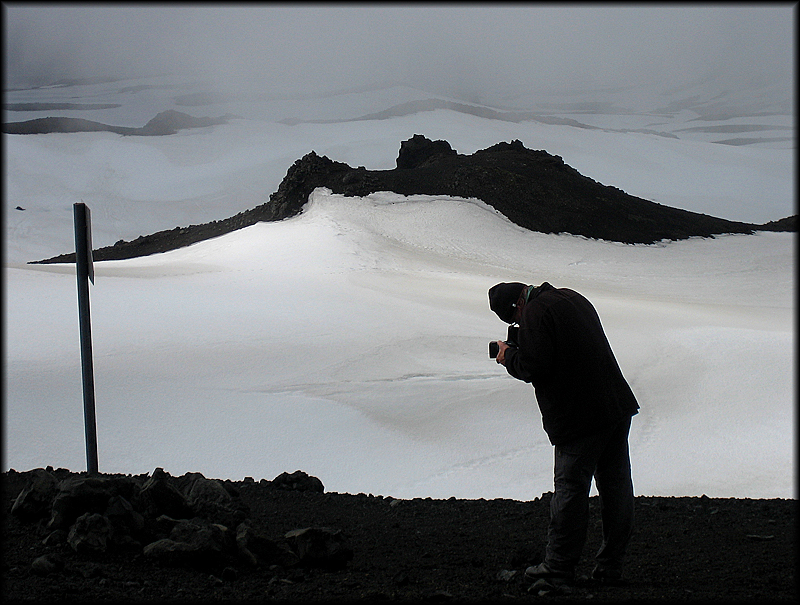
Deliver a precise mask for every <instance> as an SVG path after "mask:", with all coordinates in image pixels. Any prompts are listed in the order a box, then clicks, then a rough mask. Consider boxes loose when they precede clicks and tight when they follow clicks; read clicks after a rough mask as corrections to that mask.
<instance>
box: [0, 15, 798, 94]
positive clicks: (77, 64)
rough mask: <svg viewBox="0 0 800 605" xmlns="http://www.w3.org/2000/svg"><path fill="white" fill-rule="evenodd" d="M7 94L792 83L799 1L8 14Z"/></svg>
mask: <svg viewBox="0 0 800 605" xmlns="http://www.w3.org/2000/svg"><path fill="white" fill-rule="evenodd" d="M3 8H4V10H5V15H4V17H5V18H4V27H5V29H6V31H5V36H4V43H5V45H6V48H5V52H4V60H5V73H6V86H7V87H16V86H22V85H28V84H42V83H47V82H53V81H57V80H59V79H63V78H74V77H88V76H111V77H131V76H139V75H151V74H155V73H166V72H172V73H174V72H176V71H177V72H180V73H191V74H196V75H200V76H203V77H205V78H208V79H210V80H212V81H214V82H215V83H216V84H218V85H220V86H225V87H241V86H253V87H255V88H257V89H261V90H264V89H268V88H269V89H275V90H276V91H280V90H284V91H285V90H287V89H292V90H295V91H299V92H303V91H305V92H314V91H318V90H331V89H341V88H348V87H357V86H362V85H369V84H371V83H376V82H387V81H388V82H405V83H409V84H412V85H417V86H419V87H423V88H425V87H427V88H428V89H433V88H438V89H439V91H441V92H449V93H453V94H458V95H461V96H462V97H463V98H468V97H470V96H471V95H481V94H482V92H483V91H485V90H486V89H491V88H492V87H502V86H512V85H515V84H521V85H523V86H531V85H533V86H535V87H536V88H537V89H540V90H552V89H557V88H562V87H570V88H573V87H578V88H584V87H587V86H588V87H614V86H623V85H639V84H647V83H653V82H658V83H660V84H663V85H664V86H666V87H669V86H676V85H680V84H681V83H683V82H686V81H690V80H693V79H697V78H702V77H704V76H705V75H707V74H709V73H712V72H713V73H717V74H724V75H725V76H726V77H727V78H729V79H730V80H731V82H732V84H733V85H735V86H748V85H749V84H751V83H758V82H765V81H766V82H771V81H775V80H783V81H784V82H786V81H790V80H791V79H792V78H793V75H794V72H793V56H794V24H795V17H796V8H795V7H794V6H793V5H792V4H788V3H787V4H768V3H757V4H752V5H741V4H733V5H730V6H726V5H719V4H712V5H708V6H692V5H685V4H677V5H666V6H661V7H660V6H654V5H651V4H645V5H642V6H632V5H622V6H606V5H602V4H598V5H596V6H593V5H591V4H589V5H587V4H581V5H575V6H570V5H564V4H557V5H553V6H548V5H540V4H532V5H517V4H512V5H496V4H493V5H475V4H467V5H464V6H459V5H454V4H442V5H436V4H421V5H416V6H414V5H408V6H402V5H391V4H388V5H380V4H378V5H370V4H355V5H335V4H322V5H297V4H287V5H275V4H265V5H258V4H253V5H244V6H239V7H229V6H222V5H221V6H215V5H208V4H203V5H196V6H193V5H186V6H184V5H181V6H169V7H165V6H152V5H143V6H131V5H124V4H122V5H114V4H112V5H99V4H88V5H80V6H78V5H69V4H57V5H52V6H48V5H44V4H39V3H34V4H25V3H4V4H3Z"/></svg>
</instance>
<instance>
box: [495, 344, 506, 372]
mask: <svg viewBox="0 0 800 605" xmlns="http://www.w3.org/2000/svg"><path fill="white" fill-rule="evenodd" d="M497 348H498V351H497V357H496V359H495V360H496V361H497V363H499V364H500V365H503V366H504V365H506V349H508V345H507V344H506V343H504V342H503V341H502V340H498V341H497Z"/></svg>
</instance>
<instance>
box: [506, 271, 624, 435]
mask: <svg viewBox="0 0 800 605" xmlns="http://www.w3.org/2000/svg"><path fill="white" fill-rule="evenodd" d="M521 315H522V316H521V318H520V322H519V325H520V330H519V342H518V344H519V346H518V348H517V350H516V351H510V352H509V353H507V354H506V368H507V369H508V372H509V374H511V375H512V376H514V377H515V378H519V379H520V380H524V381H526V382H530V383H531V384H532V385H533V386H534V388H535V389H536V400H537V403H538V404H539V409H540V410H541V413H542V421H543V424H544V428H545V431H546V432H547V434H548V437H549V438H550V441H551V442H552V443H553V444H556V443H561V442H564V441H568V440H569V439H572V438H575V437H579V436H582V435H586V434H588V433H591V432H593V431H598V430H600V429H602V428H604V427H607V426H609V425H611V424H615V423H616V422H618V421H619V420H621V419H623V418H624V417H625V416H631V415H633V414H635V413H636V410H638V408H639V406H638V404H637V402H636V398H635V397H634V395H633V392H632V391H631V389H630V386H629V385H628V383H627V381H626V380H625V378H624V377H623V375H622V371H621V370H620V368H619V365H618V364H617V360H616V358H615V357H614V353H613V351H612V350H611V346H610V345H609V343H608V339H607V338H606V335H605V332H604V331H603V327H602V324H601V322H600V318H599V316H598V315H597V312H596V310H595V308H594V306H592V304H591V303H590V302H589V301H588V300H587V299H586V298H585V297H584V296H582V295H581V294H579V293H577V292H575V291H574V290H570V289H567V288H554V287H553V286H551V285H550V284H549V283H547V282H545V283H543V284H542V285H541V286H539V287H538V288H534V289H533V290H532V291H531V293H530V295H529V296H528V299H527V301H526V303H525V306H524V307H523V309H522V314H521Z"/></svg>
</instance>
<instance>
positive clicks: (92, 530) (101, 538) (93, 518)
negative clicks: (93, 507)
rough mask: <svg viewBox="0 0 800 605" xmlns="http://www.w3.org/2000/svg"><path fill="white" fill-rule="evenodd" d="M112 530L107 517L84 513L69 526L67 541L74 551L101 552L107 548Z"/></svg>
mask: <svg viewBox="0 0 800 605" xmlns="http://www.w3.org/2000/svg"><path fill="white" fill-rule="evenodd" d="M112 531H113V530H112V527H111V523H110V522H109V520H108V518H107V517H105V516H104V515H100V514H98V513H86V514H83V515H81V516H80V517H78V518H77V519H76V521H75V523H74V524H73V526H72V527H71V528H70V530H69V534H68V535H67V543H68V544H69V545H70V546H71V547H72V550H74V551H75V552H76V553H80V554H84V553H95V554H96V553H103V552H106V551H107V550H108V546H109V541H110V539H111V534H112Z"/></svg>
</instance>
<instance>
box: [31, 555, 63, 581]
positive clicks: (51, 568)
mask: <svg viewBox="0 0 800 605" xmlns="http://www.w3.org/2000/svg"><path fill="white" fill-rule="evenodd" d="M63 568H64V561H63V559H61V557H59V556H57V555H55V554H47V555H42V556H41V557H37V558H36V559H34V560H33V563H31V572H33V573H34V574H36V575H37V576H46V575H48V574H51V573H53V572H56V571H60V570H62V569H63Z"/></svg>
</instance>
